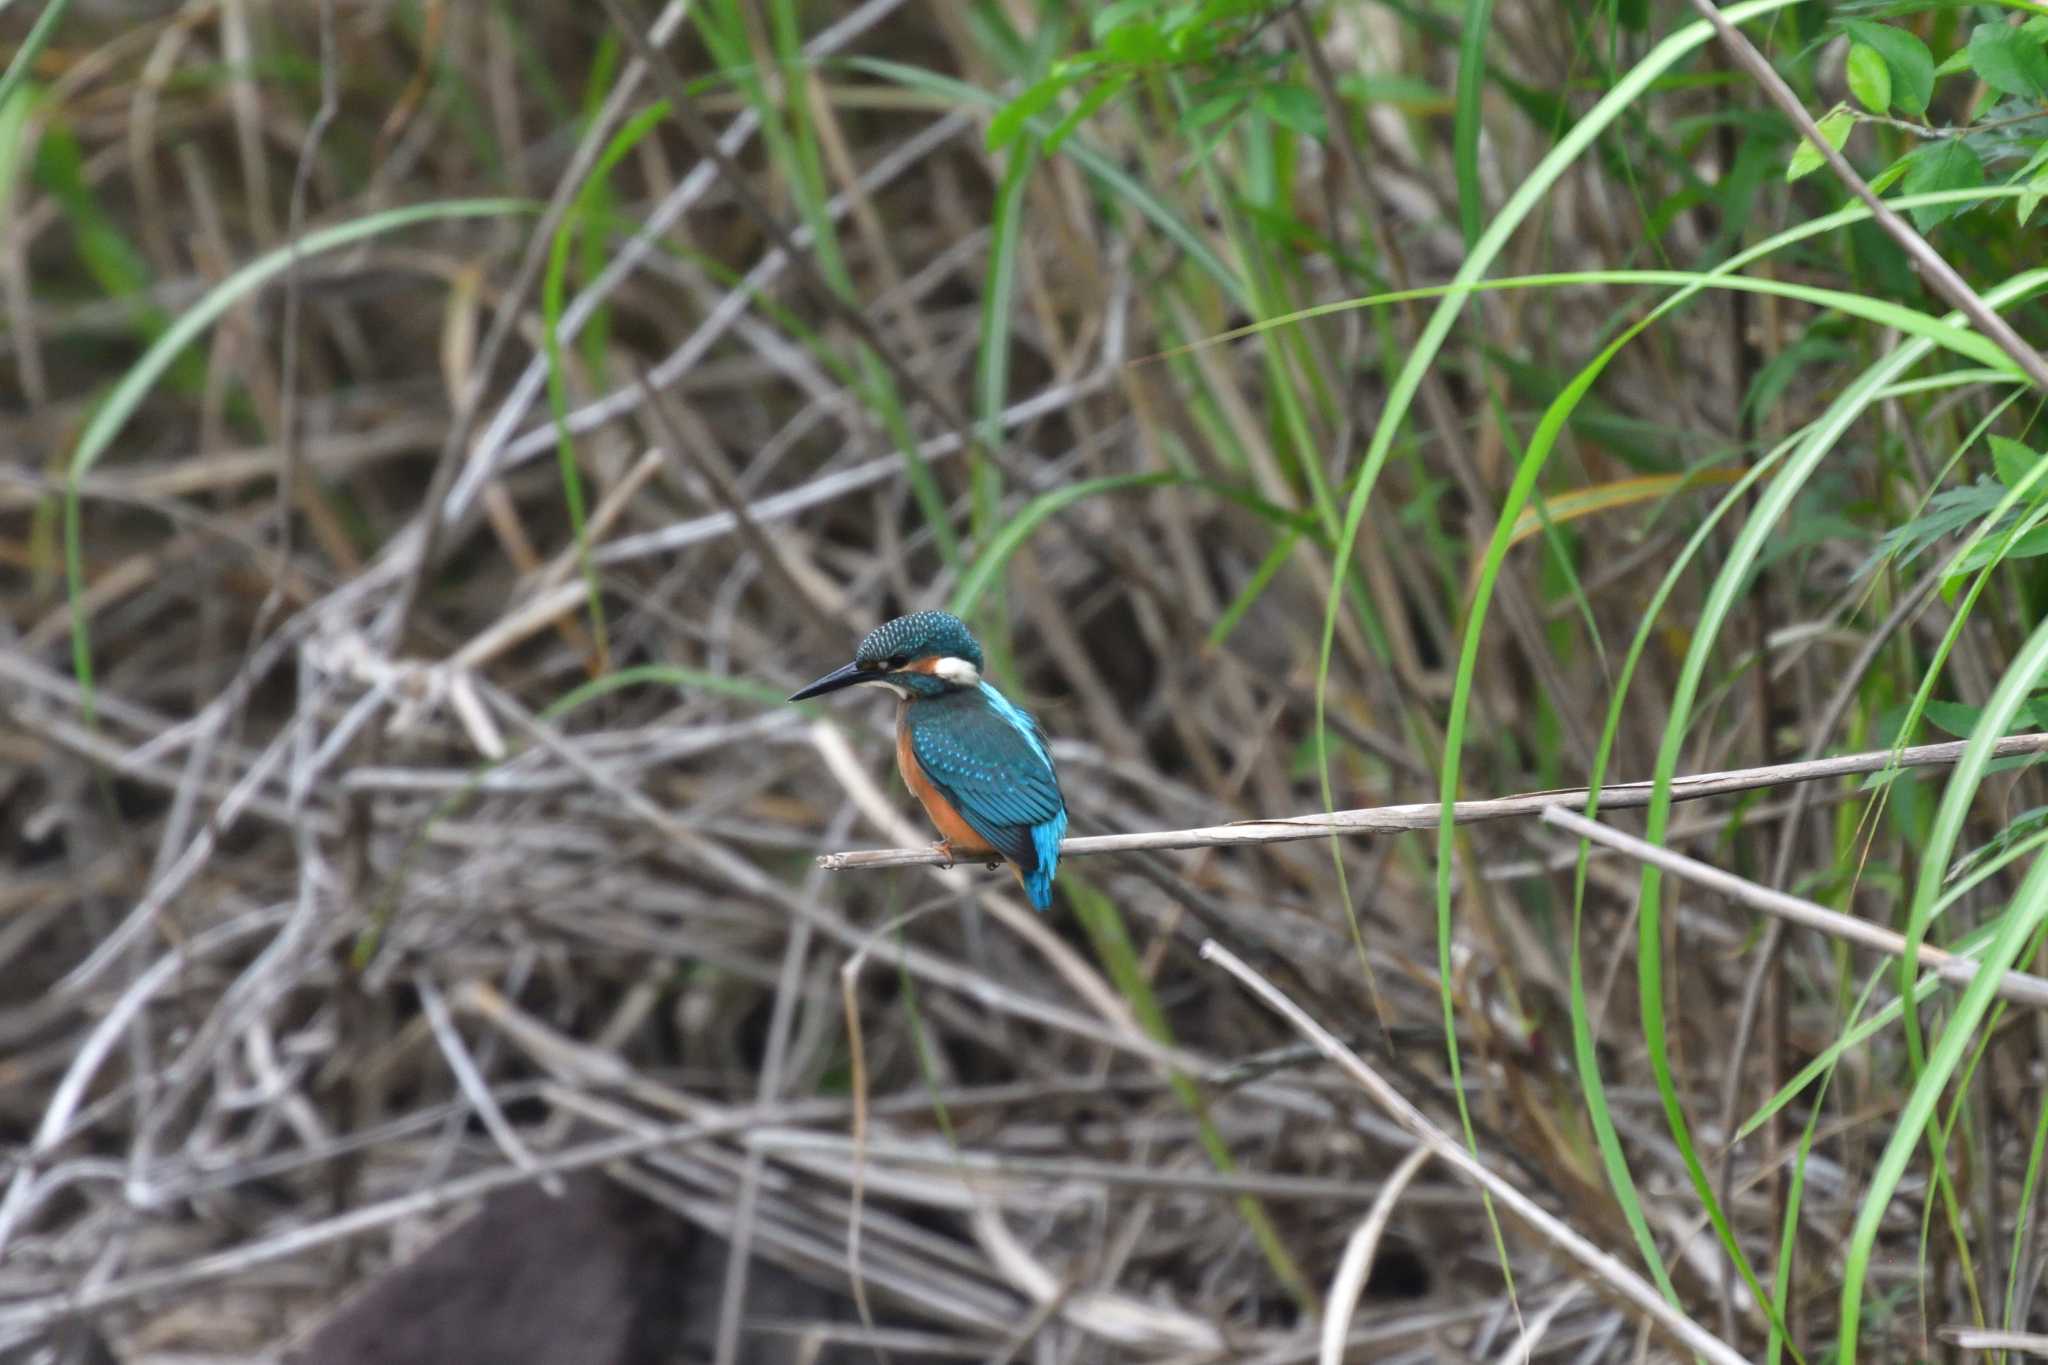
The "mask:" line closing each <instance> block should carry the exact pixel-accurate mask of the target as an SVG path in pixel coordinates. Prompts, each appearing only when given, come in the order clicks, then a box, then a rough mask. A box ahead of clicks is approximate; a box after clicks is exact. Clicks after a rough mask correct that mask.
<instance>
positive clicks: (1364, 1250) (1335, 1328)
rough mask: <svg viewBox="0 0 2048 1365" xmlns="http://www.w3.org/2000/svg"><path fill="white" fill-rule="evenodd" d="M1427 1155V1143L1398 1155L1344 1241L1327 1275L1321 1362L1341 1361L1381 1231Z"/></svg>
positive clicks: (1335, 1364) (1333, 1364) (1336, 1363)
mask: <svg viewBox="0 0 2048 1365" xmlns="http://www.w3.org/2000/svg"><path fill="white" fill-rule="evenodd" d="M1429 1156H1430V1152H1429V1147H1428V1145H1427V1144H1424V1145H1423V1146H1420V1147H1417V1148H1416V1149H1415V1150H1414V1151H1412V1152H1410V1153H1408V1155H1407V1156H1405V1157H1403V1158H1402V1159H1401V1164H1400V1165H1398V1166H1396V1167H1395V1168H1394V1173H1393V1174H1392V1175H1390V1176H1388V1177H1387V1183H1386V1185H1385V1187H1384V1188H1382V1189H1381V1190H1380V1194H1379V1198H1377V1199H1375V1200H1373V1204H1372V1207H1371V1208H1370V1209H1368V1210H1367V1211H1366V1215H1365V1220H1364V1221H1363V1222H1361V1223H1360V1224H1359V1225H1358V1227H1357V1229H1356V1230H1354V1231H1353V1232H1352V1234H1351V1236H1350V1238H1349V1240H1347V1241H1346V1242H1345V1243H1344V1254H1343V1256H1341V1257H1340V1258H1338V1261H1337V1273H1336V1274H1334V1275H1332V1276H1331V1277H1330V1294H1329V1298H1328V1299H1327V1300H1326V1301H1325V1303H1324V1305H1323V1331H1322V1339H1321V1351H1320V1354H1319V1355H1318V1356H1317V1357H1316V1358H1317V1360H1318V1361H1319V1362H1320V1365H1344V1348H1345V1345H1346V1342H1345V1338H1346V1337H1348V1336H1350V1335H1351V1317H1352V1314H1354V1313H1356V1312H1357V1311H1358V1299H1359V1296H1360V1295H1361V1294H1363V1293H1365V1282H1366V1279H1367V1278H1368V1277H1369V1276H1370V1275H1371V1274H1372V1263H1373V1259H1374V1257H1375V1256H1376V1255H1377V1253H1378V1252H1379V1249H1380V1234H1381V1233H1383V1232H1385V1231H1386V1230H1387V1220H1388V1219H1390V1218H1392V1217H1393V1216H1394V1205H1395V1204H1396V1203H1398V1202H1399V1201H1400V1198H1401V1194H1402V1192H1403V1191H1405V1190H1406V1189H1407V1188H1408V1184H1409V1182H1410V1181H1412V1180H1414V1179H1415V1177H1416V1176H1417V1175H1419V1174H1420V1173H1421V1171H1422V1166H1423V1163H1424V1162H1426V1161H1428V1160H1429Z"/></svg>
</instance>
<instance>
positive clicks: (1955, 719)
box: [1925, 701, 1984, 739]
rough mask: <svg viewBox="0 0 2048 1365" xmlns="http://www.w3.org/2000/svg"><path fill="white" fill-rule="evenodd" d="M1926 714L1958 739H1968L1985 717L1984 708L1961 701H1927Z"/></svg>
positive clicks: (1940, 727)
mask: <svg viewBox="0 0 2048 1365" xmlns="http://www.w3.org/2000/svg"><path fill="white" fill-rule="evenodd" d="M1925 714H1926V716H1927V719H1929V720H1931V721H1933V722H1934V724H1935V725H1936V727H1938V728H1939V729H1942V730H1945V731H1947V732H1948V733H1949V734H1951V735H1954V736H1955V737H1956V738H1957V739H1968V738H1969V737H1970V732H1971V731H1972V730H1975V729H1976V728H1977V722H1978V721H1979V720H1980V719H1982V718H1983V715H1984V708H1983V707H1981V706H1965V705H1963V704H1962V703H1961V702H1959V701H1931V702H1928V703H1927V706H1926V710H1925Z"/></svg>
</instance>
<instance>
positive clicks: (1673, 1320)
mask: <svg viewBox="0 0 2048 1365" xmlns="http://www.w3.org/2000/svg"><path fill="white" fill-rule="evenodd" d="M1202 957H1203V958H1204V959H1205V960H1207V961H1210V962H1214V963H1217V964H1218V965H1219V966H1221V967H1222V968H1223V969H1224V970H1225V971H1227V972H1229V973H1230V974H1231V975H1232V976H1234V977H1236V978H1237V979H1238V980H1239V981H1240V982H1241V983H1243V984H1244V986H1245V987H1246V988H1247V989H1248V990H1250V991H1251V993H1252V994H1253V995H1255V996H1257V997H1258V998H1259V999H1260V1000H1261V1001H1262V1002H1263V1003H1264V1004H1265V1005H1266V1006H1267V1007H1268V1008H1269V1009H1271V1010H1272V1011H1273V1012H1274V1013H1275V1014H1278V1015H1279V1016H1280V1017H1281V1018H1283V1019H1285V1020H1286V1021H1287V1022H1288V1023H1289V1024H1291V1025H1293V1026H1294V1028H1295V1029H1296V1030H1297V1031H1298V1032H1299V1033H1300V1034H1301V1035H1302V1036H1303V1037H1305V1038H1307V1039H1308V1040H1309V1041H1310V1042H1312V1043H1314V1044H1315V1045H1316V1047H1317V1049H1318V1050H1319V1051H1321V1052H1322V1054H1323V1055H1324V1056H1325V1057H1327V1058H1329V1059H1330V1060H1331V1061H1332V1062H1333V1063H1335V1064H1336V1066H1337V1067H1338V1069H1339V1070H1341V1071H1343V1072H1344V1073H1345V1074H1346V1075H1347V1076H1349V1077H1351V1079H1352V1080H1354V1081H1356V1082H1358V1084H1359V1087H1360V1088H1361V1089H1363V1090H1364V1091H1365V1092H1366V1094H1367V1095H1369V1096H1370V1097H1371V1098H1372V1100H1373V1102H1374V1103H1375V1104H1377V1105H1379V1107H1380V1108H1382V1109H1384V1110H1385V1111H1386V1112H1387V1114H1388V1116H1389V1117H1391V1118H1392V1119H1393V1120H1394V1122H1395V1123H1397V1124H1399V1125H1400V1126H1401V1127H1402V1128H1404V1129H1406V1130H1407V1131H1408V1132H1409V1133H1410V1134H1411V1135H1412V1136H1414V1137H1415V1138H1416V1139H1417V1140H1419V1141H1420V1142H1421V1143H1422V1144H1423V1145H1424V1146H1425V1147H1427V1148H1428V1149H1429V1152H1430V1154H1431V1155H1432V1156H1435V1157H1436V1158H1437V1159H1438V1160H1440V1161H1443V1162H1445V1163H1447V1164H1449V1165H1450V1166H1452V1167H1453V1168H1455V1169H1456V1170H1457V1171H1459V1172H1460V1173H1461V1174H1463V1175H1465V1176H1467V1177H1469V1178H1470V1179H1471V1180H1472V1181H1474V1182H1475V1183H1476V1184H1478V1185H1479V1186H1481V1187H1482V1188H1483V1189H1484V1190H1485V1191H1486V1192H1487V1193H1488V1194H1490V1195H1492V1196H1493V1198H1494V1199H1495V1200H1496V1201H1498V1203H1499V1204H1500V1206H1501V1207H1502V1208H1503V1209H1505V1210H1507V1212H1508V1213H1509V1214H1511V1215H1512V1216H1513V1217H1514V1218H1515V1219H1516V1220H1518V1221H1519V1222H1521V1223H1522V1224H1523V1225H1524V1226H1526V1227H1527V1228H1529V1229H1530V1230H1531V1231H1532V1232H1534V1233H1536V1234H1537V1236H1539V1237H1541V1238H1542V1239H1543V1240H1544V1241H1545V1242H1547V1243H1549V1244H1550V1245H1551V1246H1552V1247H1554V1248H1555V1249H1556V1250H1557V1251H1558V1252H1559V1253H1560V1254H1562V1255H1563V1256H1564V1257H1565V1258H1566V1259H1568V1260H1570V1261H1572V1262H1573V1263H1574V1264H1576V1265H1577V1266H1579V1267H1580V1268H1581V1269H1582V1270H1584V1271H1585V1272H1586V1273H1587V1274H1588V1275H1590V1276H1591V1277H1592V1278H1593V1280H1594V1281H1595V1282H1596V1283H1598V1284H1599V1285H1601V1286H1603V1287H1605V1288H1606V1289H1607V1290H1608V1291H1610V1292H1611V1293H1613V1294H1614V1295H1615V1296H1616V1297H1618V1298H1619V1299H1621V1300H1622V1302H1624V1303H1626V1304H1627V1305H1629V1306H1630V1307H1631V1308H1634V1309H1635V1310H1636V1312H1637V1313H1638V1314H1639V1315H1641V1316H1642V1317H1643V1318H1645V1319H1646V1320H1648V1321H1649V1322H1651V1323H1653V1324H1655V1325H1656V1326H1657V1327H1658V1328H1660V1329H1662V1330H1663V1331H1664V1332H1665V1333H1666V1334H1667V1335H1668V1336H1669V1337H1670V1338H1671V1339H1672V1340H1673V1341H1674V1342H1675V1343H1677V1344H1678V1345H1679V1346H1680V1347H1681V1348H1683V1349H1684V1350H1686V1351H1689V1352H1691V1353H1692V1354H1694V1355H1696V1356H1699V1357H1702V1358H1703V1359H1706V1360H1710V1361H1713V1362H1714V1363H1715V1365H1746V1362H1745V1361H1744V1360H1743V1357H1742V1356H1741V1354H1740V1353H1738V1352H1737V1351H1736V1350H1735V1349H1734V1348H1733V1347H1731V1346H1729V1345H1728V1344H1727V1343H1726V1342H1724V1341H1722V1340H1721V1339H1720V1338H1719V1337H1716V1336H1714V1335H1713V1334H1712V1333H1710V1332H1708V1331H1707V1330H1706V1329H1705V1328H1703V1327H1701V1326H1700V1325H1699V1324H1698V1323H1696V1322H1694V1321H1693V1320H1692V1319H1691V1318H1690V1317H1687V1316H1686V1315H1685V1314H1684V1313H1683V1312H1681V1311H1680V1310H1679V1309H1677V1308H1674V1307H1672V1306H1671V1305H1670V1304H1668V1303H1666V1302H1665V1301H1664V1298H1663V1296H1662V1295H1660V1294H1659V1293H1658V1292H1657V1290H1656V1287H1655V1286H1653V1285H1651V1284H1650V1283H1649V1281H1647V1280H1645V1279H1644V1278H1643V1277H1642V1276H1640V1275H1638V1274H1636V1272H1635V1271H1633V1270H1630V1269H1629V1268H1628V1266H1627V1265H1625V1264H1623V1263H1622V1261H1621V1259H1620V1258H1619V1257H1617V1256H1613V1255H1610V1254H1609V1253H1607V1252H1605V1251H1602V1250H1601V1249H1600V1248H1599V1247H1597V1246H1595V1245H1594V1244H1593V1243H1592V1242H1590V1241H1588V1240H1586V1239H1585V1238H1584V1237H1582V1236H1580V1235H1579V1234H1578V1233H1577V1232H1575V1231H1574V1230H1573V1229H1572V1228H1571V1227H1570V1226H1568V1225H1567V1224H1565V1223H1563V1222H1561V1221H1560V1220H1559V1219H1558V1218H1556V1217H1555V1216H1554V1215H1552V1214H1551V1213H1550V1212H1549V1210H1547V1209H1545V1208H1544V1207H1543V1206H1542V1205H1541V1204H1538V1203H1537V1202H1536V1201H1535V1200H1533V1199H1531V1198H1530V1197H1529V1196H1528V1195H1526V1194H1523V1193H1522V1191H1521V1190H1519V1189H1517V1188H1516V1187H1515V1186H1514V1185H1513V1184H1511V1183H1510V1182H1509V1181H1507V1180H1506V1179H1504V1178H1503V1177H1501V1176H1499V1175H1497V1174H1495V1173H1494V1171H1493V1170H1492V1169H1491V1168H1490V1167H1488V1166H1487V1165H1486V1164H1485V1163H1483V1162H1482V1161H1480V1160H1479V1158H1478V1157H1476V1156H1474V1155H1472V1153H1470V1152H1468V1151H1466V1150H1465V1147H1464V1145H1463V1144H1462V1143H1460V1142H1459V1141H1458V1140H1457V1139H1456V1138H1454V1137H1452V1136H1451V1135H1450V1134H1448V1133H1446V1132H1444V1131H1443V1130H1442V1129H1440V1128H1438V1127H1437V1126H1436V1125H1435V1124H1433V1123H1431V1122H1430V1121H1429V1118H1428V1116H1427V1115H1425V1114H1424V1113H1423V1112H1422V1111H1421V1110H1420V1109H1417V1108H1416V1107H1415V1106H1414V1105H1413V1104H1411V1103H1409V1101H1408V1099H1407V1097H1406V1096H1404V1095H1403V1094H1401V1092H1400V1091H1398V1090H1396V1089H1395V1088H1394V1087H1393V1086H1392V1085H1390V1084H1388V1083H1387V1081H1386V1080H1385V1079H1383V1078H1382V1077H1381V1076H1380V1074H1379V1073H1378V1072H1376V1071H1374V1070H1373V1069H1372V1068H1371V1067H1370V1066H1367V1065H1366V1064H1365V1062H1364V1061H1363V1060H1361V1059H1360V1058H1359V1056H1358V1054H1357V1053H1355V1052H1353V1051H1352V1050H1351V1049H1350V1048H1348V1047H1346V1046H1344V1044H1343V1043H1342V1042H1341V1041H1340V1040H1339V1039H1338V1038H1337V1037H1336V1036H1335V1035H1333V1034H1332V1033H1330V1031H1329V1030H1328V1029H1325V1028H1324V1027H1323V1026H1322V1025H1321V1024H1319V1023H1317V1022H1316V1021H1315V1020H1314V1019H1311V1018H1310V1017H1309V1016H1308V1013H1307V1012H1306V1011H1305V1010H1303V1009H1302V1008H1301V1006H1299V1005H1297V1004H1295V1003H1294V1001H1293V1000H1292V999H1290V998H1289V997H1288V996H1287V995H1286V993H1285V992H1283V991H1282V990H1280V988H1279V987H1277V986H1275V985H1274V984H1273V983H1272V982H1270V981H1268V980H1267V979H1266V978H1265V977H1263V976H1261V975H1259V973H1257V972H1256V971H1254V970H1252V969H1251V968H1250V967H1248V966H1246V965H1245V964H1244V963H1243V962H1241V961H1239V960H1238V958H1237V956H1236V954H1234V953H1232V952H1231V951H1230V950H1229V949H1228V948H1225V947H1224V946H1223V945H1222V944H1220V943H1218V942H1216V940H1214V939H1206V940H1204V941H1203V943H1202Z"/></svg>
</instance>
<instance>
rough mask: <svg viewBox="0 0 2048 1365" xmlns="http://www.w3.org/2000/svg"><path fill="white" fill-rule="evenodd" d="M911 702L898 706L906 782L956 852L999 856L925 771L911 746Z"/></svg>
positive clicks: (898, 754)
mask: <svg viewBox="0 0 2048 1365" xmlns="http://www.w3.org/2000/svg"><path fill="white" fill-rule="evenodd" d="M909 709H910V703H909V702H904V703H903V704H902V705H901V706H900V707H898V708H897V710H896V766H897V767H898V768H899V769H901V770H902V772H903V785H904V786H906V787H908V788H910V794H911V795H912V796H914V797H916V798H917V801H918V804H919V805H921V806H923V807H924V813H925V814H926V815H927V816H929V817H931V822H932V824H933V825H934V826H936V827H937V828H938V831H939V837H940V838H941V839H944V840H945V841H946V843H947V845H948V846H949V847H951V848H952V850H953V853H954V855H955V856H957V857H962V858H993V857H997V856H999V855H998V854H997V853H996V851H995V850H994V849H992V848H990V847H989V846H988V842H987V841H986V840H984V839H983V838H982V837H981V836H980V835H979V834H976V833H975V832H974V830H973V828H972V827H971V826H969V825H968V823H967V821H966V820H964V819H963V818H961V815H960V812H959V811H957V810H955V809H954V808H953V803H952V802H951V801H948V800H947V799H946V798H945V797H944V796H942V795H940V793H939V789H938V788H937V787H934V786H933V785H932V784H931V781H930V779H928V778H927V777H926V776H925V775H924V765H923V764H921V763H919V762H918V761H917V755H916V753H914V752H913V751H912V750H911V747H910V716H909V715H908V712H909Z"/></svg>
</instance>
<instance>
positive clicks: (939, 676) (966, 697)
mask: <svg viewBox="0 0 2048 1365" xmlns="http://www.w3.org/2000/svg"><path fill="white" fill-rule="evenodd" d="M981 669H982V653H981V645H980V643H979V642H977V641H976V640H975V638H974V636H973V634H972V633H971V632H970V631H969V630H968V629H967V623H966V622H964V621H962V620H961V619H960V618H959V617H957V616H953V615H950V614H948V613H946V612H943V611H918V612H912V613H911V614H910V615H908V616H899V617H897V618H896V619H895V620H893V621H886V622H884V623H883V624H881V625H879V626H877V627H875V628H874V629H873V630H871V631H869V632H868V634H867V636H866V637H865V638H863V639H862V640H861V642H860V645H859V646H858V647H857V648H856V649H855V650H854V651H853V660H852V662H850V663H847V664H845V665H843V666H841V667H839V668H836V669H834V670H833V671H832V672H830V673H827V674H826V675H825V676H824V677H822V678H820V679H818V680H817V681H816V682H814V683H812V684H810V685H809V686H808V687H803V688H799V689H798V690H797V691H796V692H795V693H793V694H791V696H790V700H791V701H803V700H806V699H807V698H810V697H819V696H823V695H824V694H826V693H827V692H837V691H839V690H840V689H842V688H847V687H854V686H858V685H860V684H862V683H872V684H875V685H878V686H881V687H886V688H888V689H889V690H890V691H892V692H894V693H895V694H896V695H897V697H898V698H900V701H899V704H898V705H897V708H896V765H897V767H898V768H900V769H901V770H902V772H903V784H904V785H905V786H907V787H909V788H910V794H911V795H912V796H915V797H916V798H917V799H918V802H919V804H921V805H922V806H923V807H924V810H925V814H926V815H928V816H930V817H931V822H932V824H933V825H935V826H937V828H938V831H939V842H938V843H936V844H934V845H933V848H934V849H935V850H936V851H937V852H938V853H939V854H940V855H941V856H942V857H944V858H945V860H946V862H947V864H948V865H951V864H952V863H953V862H955V861H956V860H962V859H998V858H999V859H1001V860H1003V861H1006V862H1008V863H1009V864H1010V868H1011V870H1012V871H1014V872H1015V873H1016V874H1017V881H1018V883H1019V885H1021V886H1022V887H1023V888H1024V895H1025V898H1026V899H1027V900H1029V901H1030V902H1031V904H1032V906H1033V908H1035V909H1037V910H1040V911H1044V910H1048V909H1051V908H1052V879H1053V874H1054V873H1055V872H1056V871H1058V869H1059V863H1060V840H1061V839H1063V838H1065V837H1066V833H1067V802H1066V798H1065V797H1064V796H1063V795H1061V793H1060V778H1059V773H1058V772H1057V771H1055V770H1054V768H1053V763H1052V749H1051V747H1050V746H1049V745H1048V744H1047V743H1046V742H1045V732H1044V731H1043V730H1041V729H1039V728H1038V722H1037V720H1036V719H1034V718H1033V717H1032V715H1031V713H1030V712H1029V711H1026V710H1025V709H1024V708H1023V707H1021V706H1019V705H1017V704H1016V703H1015V702H1013V701H1011V700H1010V699H1009V698H1008V697H1006V696H1004V695H1003V694H1002V693H1001V692H999V691H998V690H996V687H995V684H993V683H990V682H987V681H985V680H984V679H983V678H982V676H981Z"/></svg>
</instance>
